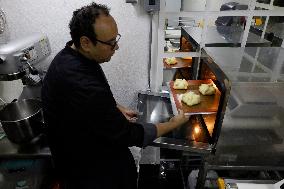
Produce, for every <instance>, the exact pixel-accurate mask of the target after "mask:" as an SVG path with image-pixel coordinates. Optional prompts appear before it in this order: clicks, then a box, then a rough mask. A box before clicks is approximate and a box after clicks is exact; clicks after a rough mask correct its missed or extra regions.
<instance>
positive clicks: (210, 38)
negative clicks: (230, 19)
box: [181, 26, 271, 47]
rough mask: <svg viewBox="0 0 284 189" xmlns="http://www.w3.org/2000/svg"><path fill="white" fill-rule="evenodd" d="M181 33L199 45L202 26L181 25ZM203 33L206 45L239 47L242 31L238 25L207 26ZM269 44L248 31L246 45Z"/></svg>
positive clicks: (267, 45) (262, 45)
mask: <svg viewBox="0 0 284 189" xmlns="http://www.w3.org/2000/svg"><path fill="white" fill-rule="evenodd" d="M181 33H182V36H186V38H188V39H189V40H190V41H191V42H192V43H193V44H195V45H199V44H200V43H201V34H202V28H199V27H183V28H182V31H181ZM205 33H206V34H205V39H204V44H205V46H206V47H240V46H241V43H242V39H243V34H244V31H243V29H242V28H240V27H230V26H218V27H217V26H211V27H208V28H207V31H206V32H205ZM270 44H271V42H270V41H267V40H265V39H261V37H260V36H258V35H256V34H254V33H249V35H248V39H247V44H246V46H247V47H256V46H257V47H260V46H261V47H269V46H270Z"/></svg>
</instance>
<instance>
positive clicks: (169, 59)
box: [165, 57, 177, 65]
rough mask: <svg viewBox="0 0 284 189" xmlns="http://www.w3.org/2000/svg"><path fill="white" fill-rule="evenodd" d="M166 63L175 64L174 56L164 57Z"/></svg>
mask: <svg viewBox="0 0 284 189" xmlns="http://www.w3.org/2000/svg"><path fill="white" fill-rule="evenodd" d="M165 62H166V64H168V65H172V64H176V63H177V60H176V58H175V57H172V58H166V60H165Z"/></svg>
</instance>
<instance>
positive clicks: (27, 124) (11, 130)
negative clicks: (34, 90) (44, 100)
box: [0, 99, 43, 144]
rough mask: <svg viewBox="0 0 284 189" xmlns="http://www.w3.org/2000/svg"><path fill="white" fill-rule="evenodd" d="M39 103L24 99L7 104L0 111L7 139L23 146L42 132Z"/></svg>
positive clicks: (0, 118)
mask: <svg viewBox="0 0 284 189" xmlns="http://www.w3.org/2000/svg"><path fill="white" fill-rule="evenodd" d="M42 120H43V116H42V108H41V102H40V101H39V100H36V99H24V100H19V101H16V102H12V103H9V104H7V105H6V106H5V107H4V108H3V109H2V110H1V111H0V121H1V124H2V127H3V130H4V131H5V133H6V135H7V138H8V139H9V140H10V141H11V142H13V143H16V144H25V143H28V142H30V141H31V140H32V139H34V138H35V137H37V136H38V135H39V134H41V133H42V131H43V121H42Z"/></svg>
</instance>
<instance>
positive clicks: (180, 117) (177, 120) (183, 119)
mask: <svg viewBox="0 0 284 189" xmlns="http://www.w3.org/2000/svg"><path fill="white" fill-rule="evenodd" d="M189 117H190V116H186V115H185V114H184V113H183V111H182V110H179V114H178V115H176V116H174V117H172V118H171V119H170V122H175V123H177V124H178V125H183V124H185V123H186V122H187V121H188V119H189Z"/></svg>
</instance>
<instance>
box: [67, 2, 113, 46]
mask: <svg viewBox="0 0 284 189" xmlns="http://www.w3.org/2000/svg"><path fill="white" fill-rule="evenodd" d="M109 10H110V9H109V8H108V7H107V6H106V5H101V4H97V3H91V4H90V5H87V6H84V7H82V8H80V9H77V10H75V11H74V12H73V17H72V19H71V21H70V23H69V28H70V34H71V38H72V41H73V43H74V44H75V46H76V47H77V48H79V47H80V38H81V37H82V36H86V37H88V38H89V39H90V40H91V41H92V42H93V43H94V44H96V39H97V38H96V33H95V31H94V30H95V28H94V24H95V23H96V19H97V18H98V17H99V16H100V15H106V16H109Z"/></svg>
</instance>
